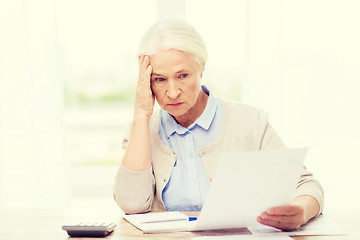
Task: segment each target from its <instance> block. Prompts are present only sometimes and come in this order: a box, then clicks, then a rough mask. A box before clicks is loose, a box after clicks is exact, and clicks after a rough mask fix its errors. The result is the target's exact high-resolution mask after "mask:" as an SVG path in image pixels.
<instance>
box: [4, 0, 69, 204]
mask: <svg viewBox="0 0 360 240" xmlns="http://www.w3.org/2000/svg"><path fill="white" fill-rule="evenodd" d="M53 7H54V6H53V2H52V1H37V0H35V1H31V4H30V1H20V0H15V1H6V3H5V1H1V2H0V18H1V21H0V24H1V25H0V34H1V36H0V39H1V44H0V63H1V64H0V67H1V72H0V80H1V81H0V114H1V115H0V208H64V207H65V206H66V203H67V186H66V180H65V179H66V178H65V174H66V172H65V169H66V168H65V165H66V162H65V158H64V151H63V150H64V149H63V141H64V139H63V111H62V110H63V88H62V82H61V79H60V75H59V72H58V69H57V54H56V35H55V28H54V26H55V25H54V15H53V14H54V9H53Z"/></svg>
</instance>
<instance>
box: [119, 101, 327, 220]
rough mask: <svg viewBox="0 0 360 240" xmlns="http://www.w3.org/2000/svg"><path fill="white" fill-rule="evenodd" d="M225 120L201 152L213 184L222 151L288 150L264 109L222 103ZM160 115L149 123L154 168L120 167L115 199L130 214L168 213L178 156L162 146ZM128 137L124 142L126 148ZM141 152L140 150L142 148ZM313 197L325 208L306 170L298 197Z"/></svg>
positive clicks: (317, 184) (322, 197)
mask: <svg viewBox="0 0 360 240" xmlns="http://www.w3.org/2000/svg"><path fill="white" fill-rule="evenodd" d="M222 104H223V109H224V117H223V124H222V128H221V130H220V133H219V136H218V137H217V138H216V139H215V141H214V142H213V143H211V144H210V145H208V146H206V147H204V148H202V149H200V150H199V154H200V156H201V159H202V161H203V164H204V166H205V171H206V176H207V180H208V182H209V183H210V182H211V181H212V177H213V174H214V170H215V166H216V163H217V161H218V155H219V153H220V152H227V151H255V150H263V149H274V148H282V147H285V145H284V144H283V142H282V140H281V139H280V137H279V136H278V135H277V134H276V132H275V131H274V129H273V128H272V127H271V125H270V124H269V123H268V114H267V113H266V112H264V111H262V110H258V109H256V108H253V107H250V106H246V105H243V104H240V103H238V102H233V101H229V100H223V99H222ZM158 129H159V113H158V112H157V113H155V114H153V116H152V118H151V120H150V144H151V156H152V168H150V169H148V170H146V171H143V172H132V171H130V170H128V169H126V168H125V167H124V166H123V165H122V164H120V166H119V169H118V172H117V174H116V177H115V183H114V198H115V201H116V202H117V204H118V205H119V207H120V208H121V209H122V210H123V211H124V212H125V213H128V214H131V213H142V212H148V211H158V210H162V211H163V210H165V205H164V202H163V200H162V191H163V189H164V188H165V186H166V184H167V182H168V181H169V178H170V176H171V172H172V168H173V166H174V163H175V161H176V158H177V153H176V152H175V151H174V150H172V149H170V148H168V147H167V146H166V145H165V144H163V142H162V140H161V139H160V136H159V134H158ZM127 141H128V138H127V137H125V138H124V140H123V143H124V148H126V146H127ZM139 151H141V149H139ZM300 195H311V196H313V197H314V198H315V199H316V200H317V201H318V202H319V205H320V213H321V212H322V209H323V201H324V200H323V199H324V194H323V190H322V188H321V185H320V184H319V182H317V181H316V180H315V179H314V178H313V175H312V174H311V172H309V171H308V170H306V169H305V168H304V170H303V173H302V176H301V178H300V181H299V184H298V187H297V190H296V195H295V197H296V196H300Z"/></svg>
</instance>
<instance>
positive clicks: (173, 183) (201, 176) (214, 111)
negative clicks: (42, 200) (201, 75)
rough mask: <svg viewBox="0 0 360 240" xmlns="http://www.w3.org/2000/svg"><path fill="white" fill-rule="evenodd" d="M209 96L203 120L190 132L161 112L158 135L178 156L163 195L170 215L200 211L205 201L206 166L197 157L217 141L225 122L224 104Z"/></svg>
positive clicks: (192, 125) (193, 125) (199, 120)
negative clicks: (223, 121)
mask: <svg viewBox="0 0 360 240" xmlns="http://www.w3.org/2000/svg"><path fill="white" fill-rule="evenodd" d="M202 88H203V91H204V92H205V93H207V94H208V95H209V98H208V101H207V104H206V107H205V110H204V112H203V113H202V114H201V116H200V117H199V118H198V119H197V120H196V121H195V122H194V123H193V124H191V125H190V126H189V127H188V128H184V127H182V126H181V125H179V124H178V123H177V122H176V121H175V119H174V118H173V117H172V116H171V115H170V114H169V113H167V112H166V111H163V110H160V126H159V134H160V137H161V140H162V141H163V143H164V144H165V145H166V146H168V147H169V148H171V149H174V150H175V151H177V152H178V156H177V159H176V162H175V165H174V168H173V171H172V174H171V177H170V179H169V182H168V184H167V185H166V187H165V188H164V191H163V193H162V197H163V201H164V203H165V207H166V210H168V211H200V210H201V208H202V205H203V203H204V201H205V199H206V196H207V191H208V183H207V179H206V174H205V169H204V165H203V163H202V160H201V158H200V155H199V153H198V150H199V149H200V148H202V147H205V146H207V145H209V144H210V143H211V142H213V141H214V140H215V138H216V137H217V136H218V134H219V132H220V128H221V125H222V119H223V108H222V104H221V101H220V100H219V99H217V98H215V97H214V96H213V95H212V94H210V92H209V91H208V90H207V89H206V87H205V86H203V87H202Z"/></svg>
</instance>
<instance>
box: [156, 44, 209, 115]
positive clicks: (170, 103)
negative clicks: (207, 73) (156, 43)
mask: <svg viewBox="0 0 360 240" xmlns="http://www.w3.org/2000/svg"><path fill="white" fill-rule="evenodd" d="M150 64H151V65H152V67H153V72H152V75H151V88H152V91H153V94H154V95H155V98H156V101H157V102H158V104H159V105H160V107H161V108H162V109H163V110H165V111H167V112H168V113H170V114H171V115H173V116H174V117H175V118H176V119H177V118H178V117H182V116H183V115H184V114H186V113H189V110H191V109H192V108H194V107H196V104H197V99H198V96H199V94H200V91H201V85H200V80H201V77H202V72H203V67H201V66H200V65H199V63H198V62H196V61H195V59H194V57H193V56H192V55H189V54H186V53H184V52H182V51H179V50H174V49H171V50H163V51H158V52H156V53H155V54H154V55H151V57H150Z"/></svg>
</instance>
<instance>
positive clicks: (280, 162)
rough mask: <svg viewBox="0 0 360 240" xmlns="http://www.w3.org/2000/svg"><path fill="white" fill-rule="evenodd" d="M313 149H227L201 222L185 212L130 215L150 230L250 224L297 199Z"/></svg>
mask: <svg viewBox="0 0 360 240" xmlns="http://www.w3.org/2000/svg"><path fill="white" fill-rule="evenodd" d="M306 153H307V149H306V148H301V149H276V150H265V151H255V152H231V153H222V154H221V155H220V158H219V162H218V164H217V167H216V171H215V173H214V177H213V181H212V183H211V185H210V188H209V192H208V196H207V199H206V201H205V203H204V205H203V208H202V210H201V213H200V215H199V217H198V219H197V220H196V221H189V220H188V217H187V216H186V215H184V214H182V213H180V212H163V213H145V214H134V215H125V216H124V218H125V219H126V220H127V221H129V222H130V223H131V224H133V225H134V226H135V227H137V228H139V229H140V230H142V231H143V232H144V233H157V232H173V231H198V230H212V229H226V228H244V227H248V226H251V225H253V224H256V218H257V216H259V215H260V213H261V212H263V211H265V210H266V209H267V208H269V207H274V206H280V205H286V204H289V203H290V201H291V199H292V198H293V194H294V192H295V189H296V186H297V183H298V181H299V178H300V175H301V171H302V169H303V161H304V158H305V156H306Z"/></svg>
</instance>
